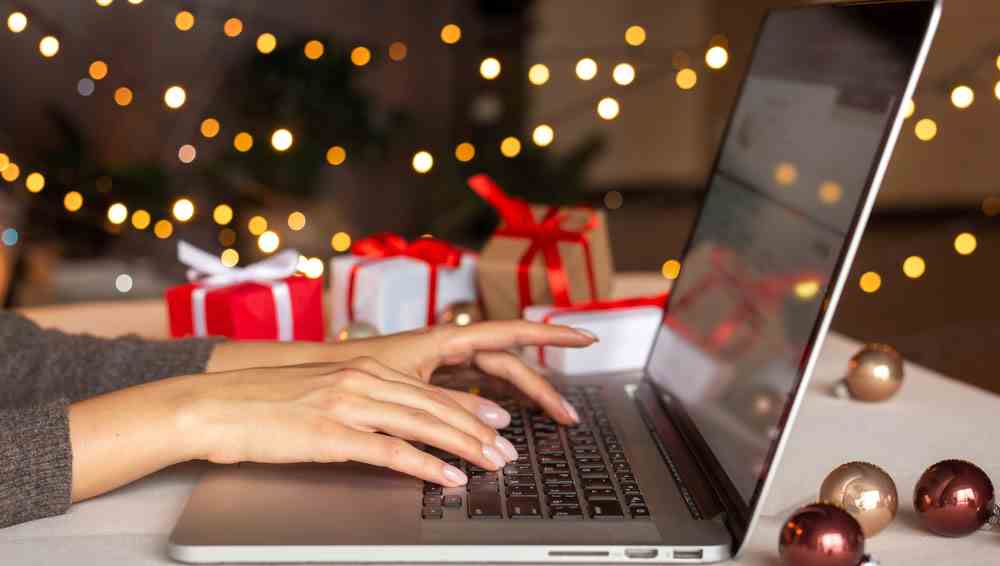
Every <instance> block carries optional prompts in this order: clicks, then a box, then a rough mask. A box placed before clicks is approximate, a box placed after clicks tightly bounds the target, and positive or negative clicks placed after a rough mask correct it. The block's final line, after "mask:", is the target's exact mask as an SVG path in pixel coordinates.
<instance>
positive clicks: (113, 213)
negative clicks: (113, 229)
mask: <svg viewBox="0 0 1000 566" xmlns="http://www.w3.org/2000/svg"><path fill="white" fill-rule="evenodd" d="M127 219H128V207H127V206H125V205H124V204H122V203H120V202H116V203H115V204H112V205H111V206H109V207H108V220H109V221H110V222H111V223H112V224H121V223H122V222H125V220H127Z"/></svg>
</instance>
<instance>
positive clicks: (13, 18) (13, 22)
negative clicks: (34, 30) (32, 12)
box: [7, 12, 28, 33]
mask: <svg viewBox="0 0 1000 566" xmlns="http://www.w3.org/2000/svg"><path fill="white" fill-rule="evenodd" d="M27 27H28V16H25V15H24V12H11V14H10V15H9V16H7V29H9V30H10V31H11V32H13V33H21V32H22V31H24V30H25V29H26V28H27Z"/></svg>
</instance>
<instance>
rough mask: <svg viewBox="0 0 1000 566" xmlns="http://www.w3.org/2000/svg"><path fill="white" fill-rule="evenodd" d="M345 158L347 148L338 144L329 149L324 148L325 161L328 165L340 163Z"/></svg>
mask: <svg viewBox="0 0 1000 566" xmlns="http://www.w3.org/2000/svg"><path fill="white" fill-rule="evenodd" d="M346 159H347V150H345V149H344V148H342V147H340V146H339V145H335V146H333V147H331V148H330V149H328V150H326V162H327V163H329V164H330V165H333V166H334V167H336V166H337V165H340V164H341V163H343V162H344V161H345V160H346Z"/></svg>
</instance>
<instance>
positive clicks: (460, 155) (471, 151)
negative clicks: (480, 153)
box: [455, 142, 476, 163]
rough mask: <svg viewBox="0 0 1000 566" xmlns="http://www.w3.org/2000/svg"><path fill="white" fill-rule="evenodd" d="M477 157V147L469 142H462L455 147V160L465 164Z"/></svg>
mask: <svg viewBox="0 0 1000 566" xmlns="http://www.w3.org/2000/svg"><path fill="white" fill-rule="evenodd" d="M475 156H476V146H474V145H472V144H471V143H469V142H462V143H460V144H458V145H457V146H455V159H457V160H459V161H461V162H463V163H465V162H468V161H472V158H473V157H475Z"/></svg>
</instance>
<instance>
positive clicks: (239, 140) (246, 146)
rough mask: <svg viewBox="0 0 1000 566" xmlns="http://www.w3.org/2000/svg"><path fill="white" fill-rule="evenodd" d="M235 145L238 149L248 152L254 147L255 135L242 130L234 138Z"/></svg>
mask: <svg viewBox="0 0 1000 566" xmlns="http://www.w3.org/2000/svg"><path fill="white" fill-rule="evenodd" d="M233 147H234V148H236V151H239V152H241V153H246V152H248V151H250V148H252V147H253V136H251V135H250V134H248V133H247V132H240V133H238V134H236V136H235V137H234V138H233Z"/></svg>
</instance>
